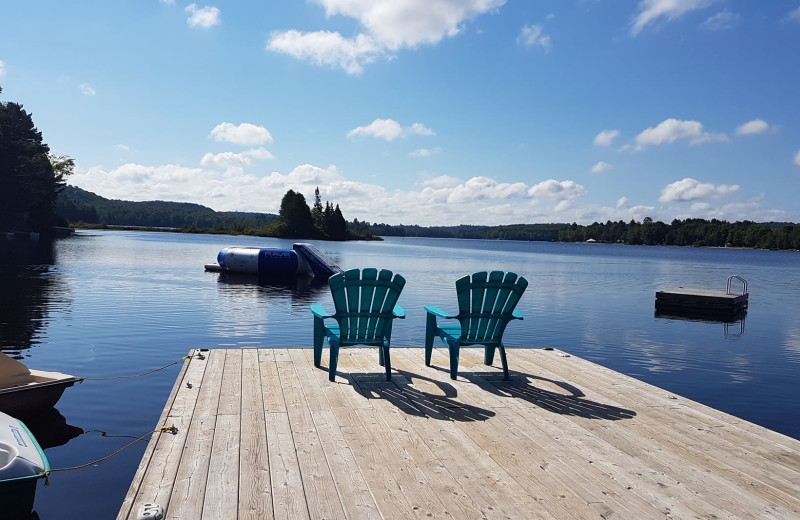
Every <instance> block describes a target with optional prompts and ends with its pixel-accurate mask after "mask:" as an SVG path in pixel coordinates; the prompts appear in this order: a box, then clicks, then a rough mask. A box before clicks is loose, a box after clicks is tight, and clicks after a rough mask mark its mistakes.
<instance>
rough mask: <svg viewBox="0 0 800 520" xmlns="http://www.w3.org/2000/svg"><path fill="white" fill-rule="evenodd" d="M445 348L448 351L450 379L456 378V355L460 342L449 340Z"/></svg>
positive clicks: (459, 348)
mask: <svg viewBox="0 0 800 520" xmlns="http://www.w3.org/2000/svg"><path fill="white" fill-rule="evenodd" d="M447 349H448V350H449V351H450V379H454V380H455V379H457V378H458V355H459V351H460V350H461V342H460V341H458V340H454V339H453V340H450V341H448V342H447Z"/></svg>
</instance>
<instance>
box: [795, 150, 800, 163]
mask: <svg viewBox="0 0 800 520" xmlns="http://www.w3.org/2000/svg"><path fill="white" fill-rule="evenodd" d="M794 165H795V166H798V167H800V150H798V151H797V153H796V154H795V156H794Z"/></svg>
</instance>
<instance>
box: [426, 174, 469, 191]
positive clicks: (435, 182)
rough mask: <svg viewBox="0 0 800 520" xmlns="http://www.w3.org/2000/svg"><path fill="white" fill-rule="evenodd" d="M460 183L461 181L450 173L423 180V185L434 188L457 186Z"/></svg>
mask: <svg viewBox="0 0 800 520" xmlns="http://www.w3.org/2000/svg"><path fill="white" fill-rule="evenodd" d="M459 184H461V181H460V180H459V179H457V178H455V177H451V176H450V175H440V176H438V177H434V178H432V179H425V180H424V181H423V182H422V186H424V187H427V188H434V189H442V188H455V187H456V186H458V185H459Z"/></svg>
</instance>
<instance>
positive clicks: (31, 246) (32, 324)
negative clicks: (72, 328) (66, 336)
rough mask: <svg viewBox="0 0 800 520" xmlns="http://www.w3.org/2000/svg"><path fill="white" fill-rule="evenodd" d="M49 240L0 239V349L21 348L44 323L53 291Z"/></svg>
mask: <svg viewBox="0 0 800 520" xmlns="http://www.w3.org/2000/svg"><path fill="white" fill-rule="evenodd" d="M54 264H55V249H54V244H53V242H52V241H49V240H0V287H1V288H2V291H0V350H3V351H15V350H16V351H22V350H26V349H29V348H31V346H33V345H34V344H35V341H34V338H35V337H37V336H39V335H40V329H41V328H43V326H44V324H45V323H46V321H47V319H48V317H49V313H50V304H51V302H52V301H53V298H54V295H55V294H59V293H60V294H62V296H59V297H60V298H63V291H59V290H58V289H57V288H56V287H54V276H53V273H52V270H53V265H54Z"/></svg>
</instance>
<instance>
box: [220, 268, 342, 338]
mask: <svg viewBox="0 0 800 520" xmlns="http://www.w3.org/2000/svg"><path fill="white" fill-rule="evenodd" d="M216 276H217V277H218V278H217V283H218V293H219V296H220V298H218V299H217V300H215V301H214V302H213V305H214V312H213V314H212V316H211V321H212V324H211V326H210V330H211V332H212V333H213V335H215V336H217V337H219V338H223V339H226V340H231V339H233V341H228V342H227V343H226V344H228V345H231V346H234V345H235V346H252V345H263V344H264V341H265V339H267V338H270V339H271V340H272V341H273V342H275V343H274V344H272V345H270V346H286V345H295V344H297V343H298V339H297V334H296V333H297V325H296V323H297V321H298V320H301V319H303V318H305V317H307V318H308V320H309V323H310V321H311V313H310V312H309V306H310V305H311V304H312V303H317V302H318V301H319V298H320V296H321V295H323V294H328V293H329V289H328V284H327V281H325V280H323V279H321V278H319V277H313V278H312V277H309V276H298V277H288V278H287V277H282V278H271V277H259V276H257V275H248V274H241V273H226V272H220V273H217V274H216ZM303 341H304V340H303Z"/></svg>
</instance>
